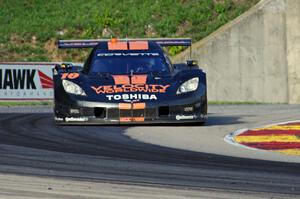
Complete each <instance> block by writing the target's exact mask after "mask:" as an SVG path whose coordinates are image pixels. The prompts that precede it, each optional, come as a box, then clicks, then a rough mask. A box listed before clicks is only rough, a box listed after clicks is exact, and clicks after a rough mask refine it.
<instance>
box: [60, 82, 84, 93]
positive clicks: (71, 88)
mask: <svg viewBox="0 0 300 199" xmlns="http://www.w3.org/2000/svg"><path fill="white" fill-rule="evenodd" d="M62 85H63V87H64V89H65V91H66V92H67V93H71V94H74V95H82V96H86V94H85V92H84V91H83V90H82V88H81V87H80V86H78V85H77V84H75V83H73V82H71V81H68V80H65V79H64V80H62Z"/></svg>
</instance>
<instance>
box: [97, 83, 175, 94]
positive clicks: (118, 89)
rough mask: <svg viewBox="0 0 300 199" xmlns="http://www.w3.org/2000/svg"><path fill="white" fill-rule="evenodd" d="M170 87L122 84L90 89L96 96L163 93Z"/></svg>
mask: <svg viewBox="0 0 300 199" xmlns="http://www.w3.org/2000/svg"><path fill="white" fill-rule="evenodd" d="M169 87H170V85H158V84H149V85H148V84H124V85H105V86H98V87H97V86H92V87H91V88H92V89H93V90H94V91H95V92H96V93H97V94H115V93H135V92H145V93H165V92H166V91H167V88H169Z"/></svg>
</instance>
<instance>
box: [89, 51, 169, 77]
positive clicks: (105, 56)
mask: <svg viewBox="0 0 300 199" xmlns="http://www.w3.org/2000/svg"><path fill="white" fill-rule="evenodd" d="M90 72H91V73H109V74H131V73H132V74H142V73H154V74H159V75H169V74H170V69H169V66H168V65H167V63H166V62H165V60H163V59H162V58H161V57H160V56H159V54H158V53H144V54H135V55H134V56H132V55H128V54H121V53H99V54H97V56H96V57H95V58H94V60H93V61H92V64H91V67H90Z"/></svg>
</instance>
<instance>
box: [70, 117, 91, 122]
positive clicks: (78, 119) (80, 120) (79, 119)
mask: <svg viewBox="0 0 300 199" xmlns="http://www.w3.org/2000/svg"><path fill="white" fill-rule="evenodd" d="M88 120H89V119H88V118H87V117H66V118H65V121H66V122H86V121H88Z"/></svg>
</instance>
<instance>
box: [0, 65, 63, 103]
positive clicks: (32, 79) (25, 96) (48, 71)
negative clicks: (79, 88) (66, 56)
mask: <svg viewBox="0 0 300 199" xmlns="http://www.w3.org/2000/svg"><path fill="white" fill-rule="evenodd" d="M56 64H57V63H28V62H26V63H22V62H20V63H3V62H2V63H1V62H0V100H50V99H53V79H52V68H53V67H54V66H55V65H56Z"/></svg>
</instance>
